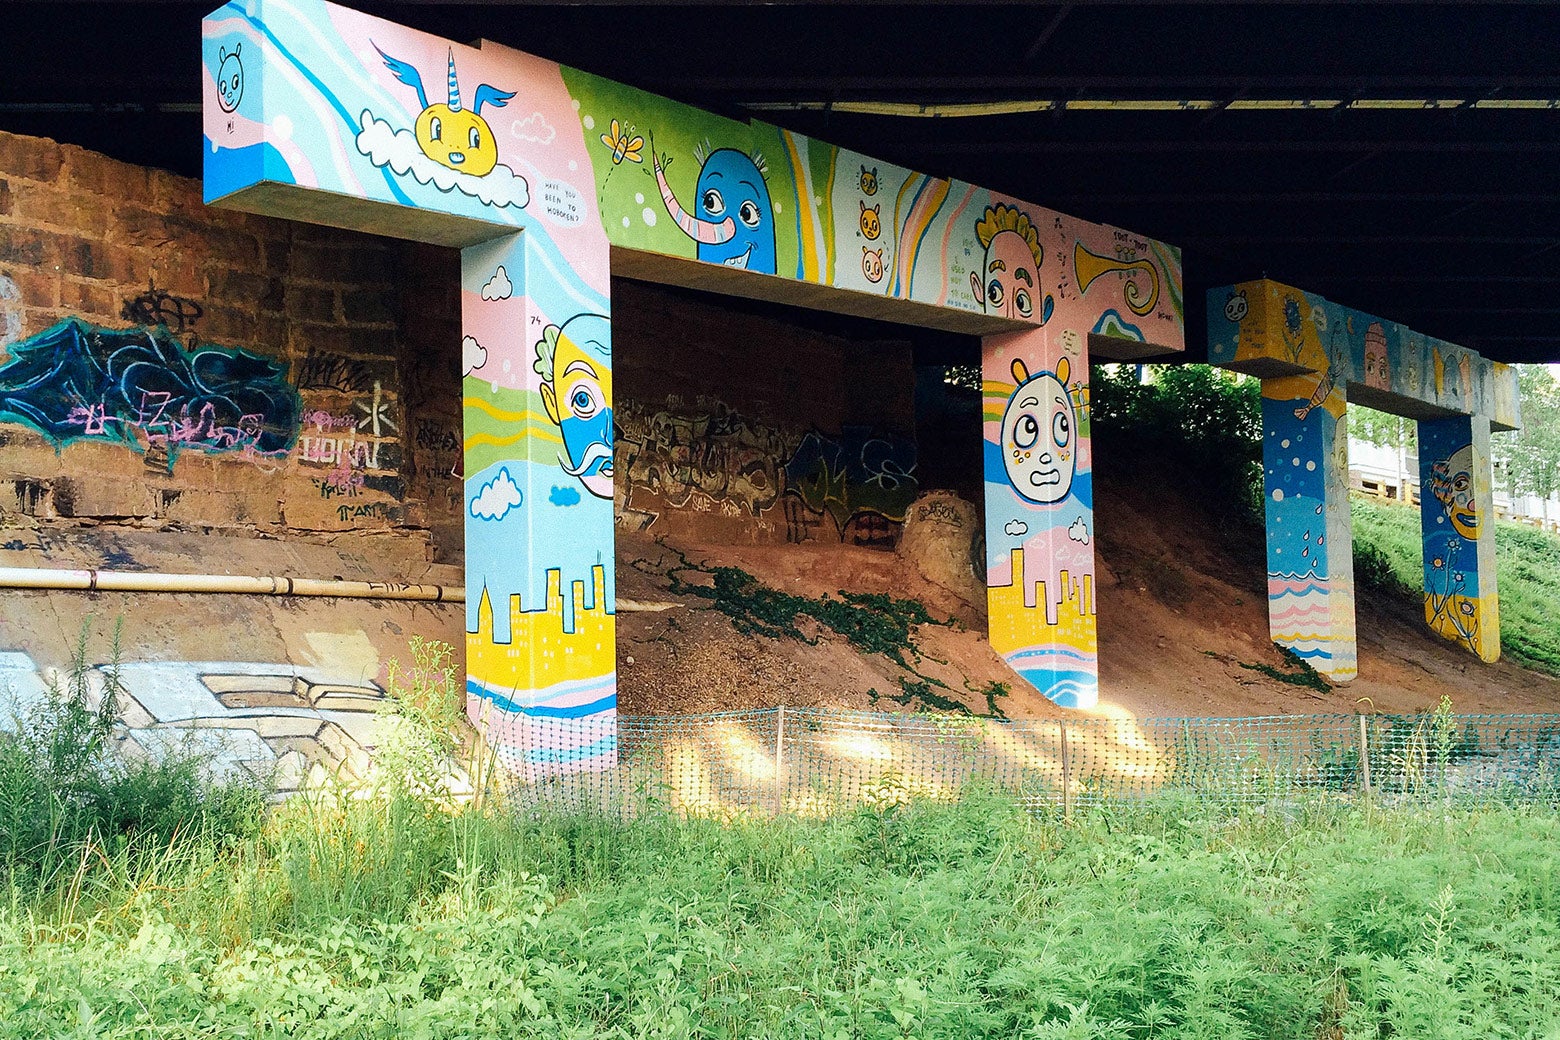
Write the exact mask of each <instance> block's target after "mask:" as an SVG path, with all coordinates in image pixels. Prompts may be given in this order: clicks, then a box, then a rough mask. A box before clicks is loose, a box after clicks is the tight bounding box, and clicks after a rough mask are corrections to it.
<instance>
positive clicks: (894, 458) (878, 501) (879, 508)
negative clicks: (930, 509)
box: [784, 426, 920, 544]
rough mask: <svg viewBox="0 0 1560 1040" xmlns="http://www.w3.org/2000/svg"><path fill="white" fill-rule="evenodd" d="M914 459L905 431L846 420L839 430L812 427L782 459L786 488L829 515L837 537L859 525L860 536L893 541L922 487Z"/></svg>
mask: <svg viewBox="0 0 1560 1040" xmlns="http://www.w3.org/2000/svg"><path fill="white" fill-rule="evenodd" d="M915 464H916V449H915V441H914V440H912V439H911V438H909V437H903V436H900V435H898V434H893V433H883V432H881V431H877V430H874V429H872V428H871V427H868V426H847V427H845V428H844V430H843V431H842V432H841V433H840V434H838V435H832V434H825V433H820V432H818V431H816V430H814V431H812V432H810V433H808V434H807V435H806V436H804V437H803V438H802V439H801V442H800V443H799V444H798V445H797V447H796V451H795V452H794V453H793V454H792V455H791V458H790V460H789V461H787V462H786V464H785V471H784V472H785V481H786V494H787V495H789V496H794V497H795V498H796V499H797V500H798V501H800V502H801V504H802V506H803V507H805V509H806V510H807V511H809V512H811V513H813V514H815V515H822V516H827V517H828V518H829V519H830V520H832V521H833V522H834V528H835V530H836V531H837V532H838V534H839V537H840V539H841V540H844V539H845V538H846V537H848V536H850V535H851V534H852V532H853V528H859V531H857V532H856V533H857V540H858V541H866V542H867V543H872V544H875V543H877V542H880V541H882V540H883V539H884V538H887V539H889V540H890V541H891V540H892V537H893V532H894V530H895V529H896V528H897V525H899V524H902V523H903V522H904V519H905V510H907V509H909V508H910V503H911V502H914V501H915V496H916V493H917V491H919V490H920V483H919V481H917V479H916V476H915ZM885 522H887V523H892V524H893V525H895V527H894V528H889V527H887V526H885Z"/></svg>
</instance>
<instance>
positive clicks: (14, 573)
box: [0, 567, 682, 614]
mask: <svg viewBox="0 0 1560 1040" xmlns="http://www.w3.org/2000/svg"><path fill="white" fill-rule="evenodd" d="M0 589H63V590H67V591H72V590H73V591H81V592H219V593H229V594H238V595H245V596H339V597H341V598H343V599H396V600H419V601H422V602H428V603H464V602H466V589H465V587H464V586H461V585H411V584H406V583H404V582H398V581H341V580H340V579H334V578H333V579H329V580H325V579H320V578H282V577H272V576H261V577H256V576H251V575H243V574H165V573H161V572H155V571H98V570H69V569H62V568H57V567H0ZM681 605H682V604H680V603H673V602H667V601H658V600H637V599H627V598H625V597H621V596H620V597H618V599H617V601H616V603H615V605H614V606H615V609H616V611H617V612H618V613H620V614H635V613H660V612H661V611H664V610H672V609H673V608H675V607H679V606H681Z"/></svg>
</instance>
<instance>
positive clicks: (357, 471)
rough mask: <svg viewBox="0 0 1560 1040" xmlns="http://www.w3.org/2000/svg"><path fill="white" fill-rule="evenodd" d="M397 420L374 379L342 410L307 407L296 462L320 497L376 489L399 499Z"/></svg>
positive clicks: (401, 491)
mask: <svg viewBox="0 0 1560 1040" xmlns="http://www.w3.org/2000/svg"><path fill="white" fill-rule="evenodd" d="M400 432H401V427H400V420H399V419H398V418H397V413H396V409H395V404H394V401H393V398H392V397H391V395H390V394H388V393H386V392H385V390H384V387H383V384H382V383H381V382H380V381H379V380H377V379H376V380H374V381H373V390H372V391H371V392H370V393H368V394H366V395H364V396H363V397H361V398H358V399H357V400H353V401H352V402H351V403H350V404H348V405H347V406H345V407H344V408H338V409H334V410H333V409H331V408H327V407H316V408H311V409H309V410H308V411H307V412H305V413H304V415H303V431H302V433H301V434H300V436H299V437H298V451H297V458H298V461H299V463H300V464H302V465H303V466H305V467H307V468H309V469H313V470H324V472H323V473H322V474H320V475H319V476H315V477H313V478H312V479H313V481H314V486H315V487H316V488H318V489H319V493H320V497H321V498H342V497H347V498H350V497H355V496H357V495H358V494H360V493H362V492H364V491H378V492H381V493H383V494H387V495H390V496H391V497H393V498H395V499H397V500H399V499H401V498H404V497H405V495H406V484H405V482H404V481H403V480H402V478H401V476H400V475H399V472H398V470H399V467H400V464H401V443H400V440H399V436H400Z"/></svg>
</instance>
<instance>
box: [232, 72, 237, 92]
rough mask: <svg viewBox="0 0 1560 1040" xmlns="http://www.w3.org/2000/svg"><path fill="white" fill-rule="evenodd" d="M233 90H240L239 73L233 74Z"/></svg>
mask: <svg viewBox="0 0 1560 1040" xmlns="http://www.w3.org/2000/svg"><path fill="white" fill-rule="evenodd" d="M233 89H234V90H237V89H238V73H236V72H235V73H233Z"/></svg>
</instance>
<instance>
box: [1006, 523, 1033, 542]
mask: <svg viewBox="0 0 1560 1040" xmlns="http://www.w3.org/2000/svg"><path fill="white" fill-rule="evenodd" d="M1002 533H1003V534H1005V535H1008V536H1010V537H1013V538H1018V537H1020V536H1021V535H1026V534H1028V533H1029V525H1028V524H1026V523H1024V521H1022V520H1009V521H1008V522H1007V523H1005V524H1003V525H1002Z"/></svg>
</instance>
